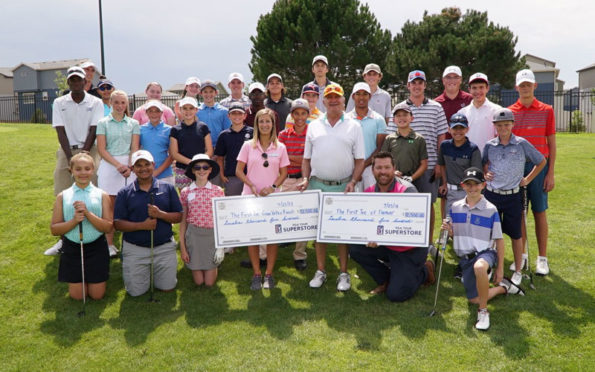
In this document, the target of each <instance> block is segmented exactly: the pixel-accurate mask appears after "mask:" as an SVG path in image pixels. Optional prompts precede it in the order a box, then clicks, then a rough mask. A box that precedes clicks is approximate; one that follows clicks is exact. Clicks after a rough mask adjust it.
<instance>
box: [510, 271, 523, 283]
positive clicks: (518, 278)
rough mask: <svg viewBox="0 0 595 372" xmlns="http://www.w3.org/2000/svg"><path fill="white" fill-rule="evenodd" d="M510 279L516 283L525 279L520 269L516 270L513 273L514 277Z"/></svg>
mask: <svg viewBox="0 0 595 372" xmlns="http://www.w3.org/2000/svg"><path fill="white" fill-rule="evenodd" d="M510 281H511V282H513V283H514V284H516V285H519V284H521V282H522V281H523V274H521V272H520V271H515V272H514V274H512V278H510Z"/></svg>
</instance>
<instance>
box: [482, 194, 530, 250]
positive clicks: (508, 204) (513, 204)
mask: <svg viewBox="0 0 595 372" xmlns="http://www.w3.org/2000/svg"><path fill="white" fill-rule="evenodd" d="M484 195H485V197H486V199H488V201H489V202H490V203H492V204H494V205H495V206H496V208H498V214H499V215H500V221H501V223H502V232H503V233H505V234H506V235H508V236H510V238H511V239H520V238H521V224H522V223H523V197H522V195H521V193H520V192H517V193H516V194H512V195H500V194H496V193H494V192H491V191H490V190H487V189H486V190H485V194H484Z"/></svg>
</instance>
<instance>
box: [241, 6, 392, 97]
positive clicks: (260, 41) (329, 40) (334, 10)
mask: <svg viewBox="0 0 595 372" xmlns="http://www.w3.org/2000/svg"><path fill="white" fill-rule="evenodd" d="M250 40H251V41H252V44H253V47H252V49H251V53H252V59H251V62H250V70H251V71H252V73H253V74H254V78H255V79H256V80H258V81H261V82H265V80H266V78H267V76H268V75H269V74H271V73H273V72H276V73H279V74H280V75H281V76H283V80H284V83H285V87H286V89H287V90H288V91H289V92H290V94H291V95H292V96H299V93H300V89H301V87H302V85H303V84H305V83H306V82H308V81H312V79H313V75H312V58H313V57H314V56H315V55H318V54H323V55H325V56H326V57H327V58H328V60H329V74H328V77H329V79H331V80H333V81H336V82H337V83H339V84H341V85H342V86H343V87H344V89H345V90H346V92H349V91H350V90H351V88H352V87H353V84H354V83H355V82H356V81H361V80H362V75H361V74H362V71H363V69H364V67H365V65H366V64H368V63H377V64H379V65H381V66H383V65H384V64H385V61H386V56H387V55H388V53H389V50H390V47H391V40H392V39H391V34H390V32H389V31H386V30H383V29H381V27H380V24H379V23H378V21H377V20H376V17H375V16H374V15H373V14H372V13H371V12H370V10H369V8H368V7H367V6H366V5H361V4H360V3H359V1H357V0H326V1H319V0H278V1H276V2H275V4H274V5H273V8H272V10H271V12H270V13H268V14H264V15H262V16H260V19H259V20H258V25H257V26H256V36H252V37H250ZM385 78H387V76H385Z"/></svg>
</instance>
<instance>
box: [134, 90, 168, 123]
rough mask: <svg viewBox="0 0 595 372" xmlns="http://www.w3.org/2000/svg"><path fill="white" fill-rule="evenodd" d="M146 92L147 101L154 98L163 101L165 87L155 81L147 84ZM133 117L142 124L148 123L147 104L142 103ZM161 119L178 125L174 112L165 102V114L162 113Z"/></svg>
mask: <svg viewBox="0 0 595 372" xmlns="http://www.w3.org/2000/svg"><path fill="white" fill-rule="evenodd" d="M145 93H146V94H147V102H148V101H150V100H152V99H155V100H157V101H159V102H161V93H163V87H161V84H159V83H158V82H156V81H153V82H150V83H149V84H147V88H146V89H145ZM132 118H133V119H134V120H136V121H138V122H139V124H141V125H143V124H146V123H148V122H149V116H148V115H147V112H146V106H145V105H142V106H141V107H139V108H137V109H136V111H134V114H133V115H132ZM161 120H162V121H163V122H164V123H165V124H167V125H171V126H174V125H176V117H175V116H174V112H173V111H172V109H170V108H169V107H167V106H166V105H165V104H164V105H163V114H162V115H161Z"/></svg>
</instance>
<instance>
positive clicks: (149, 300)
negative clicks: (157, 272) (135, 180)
mask: <svg viewBox="0 0 595 372" xmlns="http://www.w3.org/2000/svg"><path fill="white" fill-rule="evenodd" d="M150 197H151V204H155V196H154V195H153V193H151V194H150ZM153 245H154V244H153V230H151V294H150V295H149V299H148V302H159V300H158V299H156V298H154V297H153V294H154V292H155V285H154V279H155V278H154V276H153V275H154V273H153Z"/></svg>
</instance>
